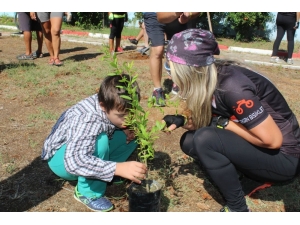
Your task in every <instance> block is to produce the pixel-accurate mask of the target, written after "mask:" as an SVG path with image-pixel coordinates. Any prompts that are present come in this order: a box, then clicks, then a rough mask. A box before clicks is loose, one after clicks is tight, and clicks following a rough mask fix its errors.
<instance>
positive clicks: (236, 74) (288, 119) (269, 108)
mask: <svg viewBox="0 0 300 225" xmlns="http://www.w3.org/2000/svg"><path fill="white" fill-rule="evenodd" d="M212 105H213V113H214V114H217V115H222V116H226V117H230V118H231V119H232V120H235V121H237V122H240V123H241V124H243V125H244V126H245V127H246V128H247V129H251V128H253V127H255V126H257V125H258V124H260V123H261V122H263V121H264V120H265V119H266V118H267V116H268V115H271V116H272V118H273V119H274V121H275V122H276V124H277V125H278V127H279V128H280V130H281V132H282V135H283V144H282V147H281V148H280V151H282V153H285V154H288V155H293V156H295V157H298V158H300V129H299V124H298V121H297V119H296V117H295V115H294V114H293V112H292V110H291V109H290V107H289V106H288V104H287V102H286V100H285V99H284V97H283V96H282V94H281V93H280V92H279V90H278V89H277V88H276V87H275V86H274V84H273V83H272V82H271V81H270V80H269V79H267V78H266V77H264V76H263V75H261V74H259V73H257V72H254V71H252V70H249V69H247V68H244V67H239V66H234V65H228V66H222V67H220V68H219V70H218V84H217V88H216V91H215V93H214V99H213V104H212Z"/></svg>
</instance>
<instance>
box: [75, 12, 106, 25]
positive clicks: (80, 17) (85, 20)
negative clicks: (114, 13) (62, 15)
mask: <svg viewBox="0 0 300 225" xmlns="http://www.w3.org/2000/svg"><path fill="white" fill-rule="evenodd" d="M107 17H108V13H107V12H72V25H75V26H78V27H81V28H82V29H101V28H103V27H104V26H105V25H107V24H106V23H107V22H106V21H108V20H107Z"/></svg>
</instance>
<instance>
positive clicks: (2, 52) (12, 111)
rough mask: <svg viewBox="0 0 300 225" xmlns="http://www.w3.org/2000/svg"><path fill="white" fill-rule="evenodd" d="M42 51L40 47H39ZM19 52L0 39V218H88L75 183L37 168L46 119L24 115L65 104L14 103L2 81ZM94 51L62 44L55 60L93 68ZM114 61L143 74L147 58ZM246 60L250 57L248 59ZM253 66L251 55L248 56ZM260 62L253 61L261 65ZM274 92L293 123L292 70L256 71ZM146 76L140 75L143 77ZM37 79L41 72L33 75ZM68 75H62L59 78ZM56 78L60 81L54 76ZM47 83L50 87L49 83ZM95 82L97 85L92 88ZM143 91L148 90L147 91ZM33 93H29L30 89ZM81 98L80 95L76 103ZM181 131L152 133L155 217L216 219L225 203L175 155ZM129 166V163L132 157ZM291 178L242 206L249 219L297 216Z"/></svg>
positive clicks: (120, 190)
mask: <svg viewBox="0 0 300 225" xmlns="http://www.w3.org/2000/svg"><path fill="white" fill-rule="evenodd" d="M44 49H46V48H44ZM23 51H24V43H23V40H22V39H20V38H13V37H4V36H2V37H0V82H1V87H0V153H1V154H0V211H2V212H23V211H26V212H90V210H89V209H88V208H86V207H85V206H84V205H82V204H80V203H79V202H77V201H76V200H75V199H74V198H73V192H74V187H75V185H76V182H68V181H64V180H62V179H59V178H58V177H57V176H56V175H54V174H53V173H52V172H51V171H50V170H49V168H48V166H47V163H45V162H43V161H41V159H40V154H41V148H42V145H43V141H44V140H45V138H46V136H47V135H48V134H49V132H50V130H51V128H52V126H53V125H54V122H55V121H54V120H44V121H43V122H42V123H39V122H38V121H37V120H36V121H35V122H34V123H35V124H32V120H31V119H30V116H31V115H32V114H33V113H35V112H36V111H37V108H46V109H51V108H52V109H53V107H55V108H56V111H57V113H58V114H60V113H61V112H62V111H63V110H64V109H65V108H66V105H65V104H64V103H65V99H64V98H60V96H55V95H51V94H49V96H38V97H35V98H34V99H32V100H31V101H24V99H23V98H22V96H23V95H25V92H30V91H31V89H30V88H26V86H25V88H20V86H18V85H16V84H15V83H14V80H13V79H12V78H11V77H10V76H8V75H7V74H8V71H9V70H13V69H14V67H16V66H17V65H18V63H19V62H18V60H16V55H17V54H21V53H23ZM226 56H230V57H231V58H235V59H242V58H243V57H245V56H243V57H242V54H241V53H236V54H234V53H230V52H225V51H222V52H221V56H220V58H222V57H226ZM99 57H100V56H99V51H98V49H97V48H95V46H94V45H89V44H84V43H71V42H63V43H62V51H61V58H62V59H70V58H72V59H74V60H82V61H83V63H84V62H85V61H84V60H86V63H88V61H90V62H93V61H96V60H97V61H99ZM118 57H119V58H120V60H134V61H135V65H137V67H139V68H147V67H148V64H149V63H148V56H141V55H140V54H139V53H137V52H134V51H131V52H127V53H126V52H125V53H123V54H119V55H118ZM251 57H252V56H251ZM253 57H254V58H255V59H258V60H259V58H260V56H259V55H256V56H253ZM263 58H264V57H263V56H261V60H264V59H263ZM47 60H48V57H47V54H45V57H44V58H41V59H36V60H35V61H34V63H35V64H36V65H37V66H38V65H40V64H44V63H46V62H47ZM255 68H257V69H259V70H260V71H261V72H263V73H264V74H265V75H266V76H267V77H268V78H269V79H270V80H272V81H273V82H274V83H275V85H276V86H278V88H279V89H280V90H281V91H282V93H283V95H284V96H285V97H286V99H287V100H288V102H289V104H290V106H291V108H292V109H293V110H294V113H295V114H296V115H297V118H298V120H299V121H300V103H299V86H300V74H299V71H298V70H289V69H284V68H274V67H267V66H256V67H255ZM145 71H148V70H145ZM41 72H42V71H41ZM65 75H69V74H65ZM58 76H60V75H59V74H58ZM139 79H140V82H141V81H145V82H146V81H148V82H149V83H150V84H151V80H150V73H149V71H148V72H144V73H142V74H140V77H139ZM53 82H54V81H53ZM97 82H98V81H97ZM150 87H151V85H149V89H150ZM31 88H34V87H31ZM142 91H143V93H142V95H143V96H144V97H143V98H142V104H145V105H146V99H147V94H148V92H147V91H146V90H142ZM83 97H86V96H84V94H82V98H83ZM151 110H152V111H151V113H150V115H151V116H150V121H151V122H154V121H155V120H160V119H161V118H162V115H161V113H160V112H159V111H158V110H156V109H151ZM164 111H165V114H168V113H174V108H172V107H165V108H164ZM183 132H184V130H182V129H178V130H176V131H174V132H173V133H172V135H167V134H165V133H161V134H159V138H158V139H157V140H156V143H155V148H156V153H155V159H154V160H153V161H152V162H151V163H150V166H149V167H150V171H151V172H150V173H151V175H152V177H153V178H154V179H156V180H158V181H160V182H162V184H163V189H162V199H161V211H162V212H218V211H219V210H220V208H221V207H222V206H223V205H224V204H225V202H224V199H223V198H222V196H221V195H220V193H219V191H218V189H217V188H216V187H215V186H214V185H213V184H212V183H211V182H210V180H209V179H208V177H207V176H206V174H205V171H203V170H202V168H201V165H199V164H198V163H197V162H194V161H193V160H192V159H191V158H190V157H188V156H186V155H185V154H184V153H182V151H181V150H180V148H179V139H180V136H181V135H182V133H183ZM131 159H136V155H132V156H131ZM241 182H242V184H243V188H244V190H245V194H247V193H249V192H250V190H252V189H253V188H254V187H256V186H257V185H258V183H256V182H254V181H251V180H249V179H247V178H243V179H242V180H241ZM129 184H130V182H129V181H127V182H125V183H124V184H121V185H109V186H108V188H107V197H108V198H109V199H110V200H111V201H112V202H113V204H114V206H115V208H114V210H113V212H127V211H128V196H127V193H126V188H127V187H128V185H129ZM299 191H300V185H299V178H297V179H295V180H294V181H293V182H290V183H288V184H279V185H274V186H272V187H270V188H267V189H264V190H261V191H258V192H256V193H255V194H253V195H252V197H251V198H250V197H246V198H247V203H248V205H249V207H250V208H251V209H252V211H254V212H286V211H300V195H299Z"/></svg>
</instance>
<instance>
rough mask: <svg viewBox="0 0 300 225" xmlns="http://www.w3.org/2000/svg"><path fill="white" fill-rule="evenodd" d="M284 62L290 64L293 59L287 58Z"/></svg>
mask: <svg viewBox="0 0 300 225" xmlns="http://www.w3.org/2000/svg"><path fill="white" fill-rule="evenodd" d="M286 63H287V64H289V65H292V64H293V63H294V62H293V59H287V61H286Z"/></svg>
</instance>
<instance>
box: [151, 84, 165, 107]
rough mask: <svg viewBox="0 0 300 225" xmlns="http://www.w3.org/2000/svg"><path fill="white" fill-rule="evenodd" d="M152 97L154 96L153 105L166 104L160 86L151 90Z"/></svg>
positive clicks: (161, 105)
mask: <svg viewBox="0 0 300 225" xmlns="http://www.w3.org/2000/svg"><path fill="white" fill-rule="evenodd" d="M152 98H155V104H154V105H155V106H160V107H163V106H165V105H166V100H165V94H164V91H163V89H162V88H159V89H157V90H155V91H153V93H152Z"/></svg>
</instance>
